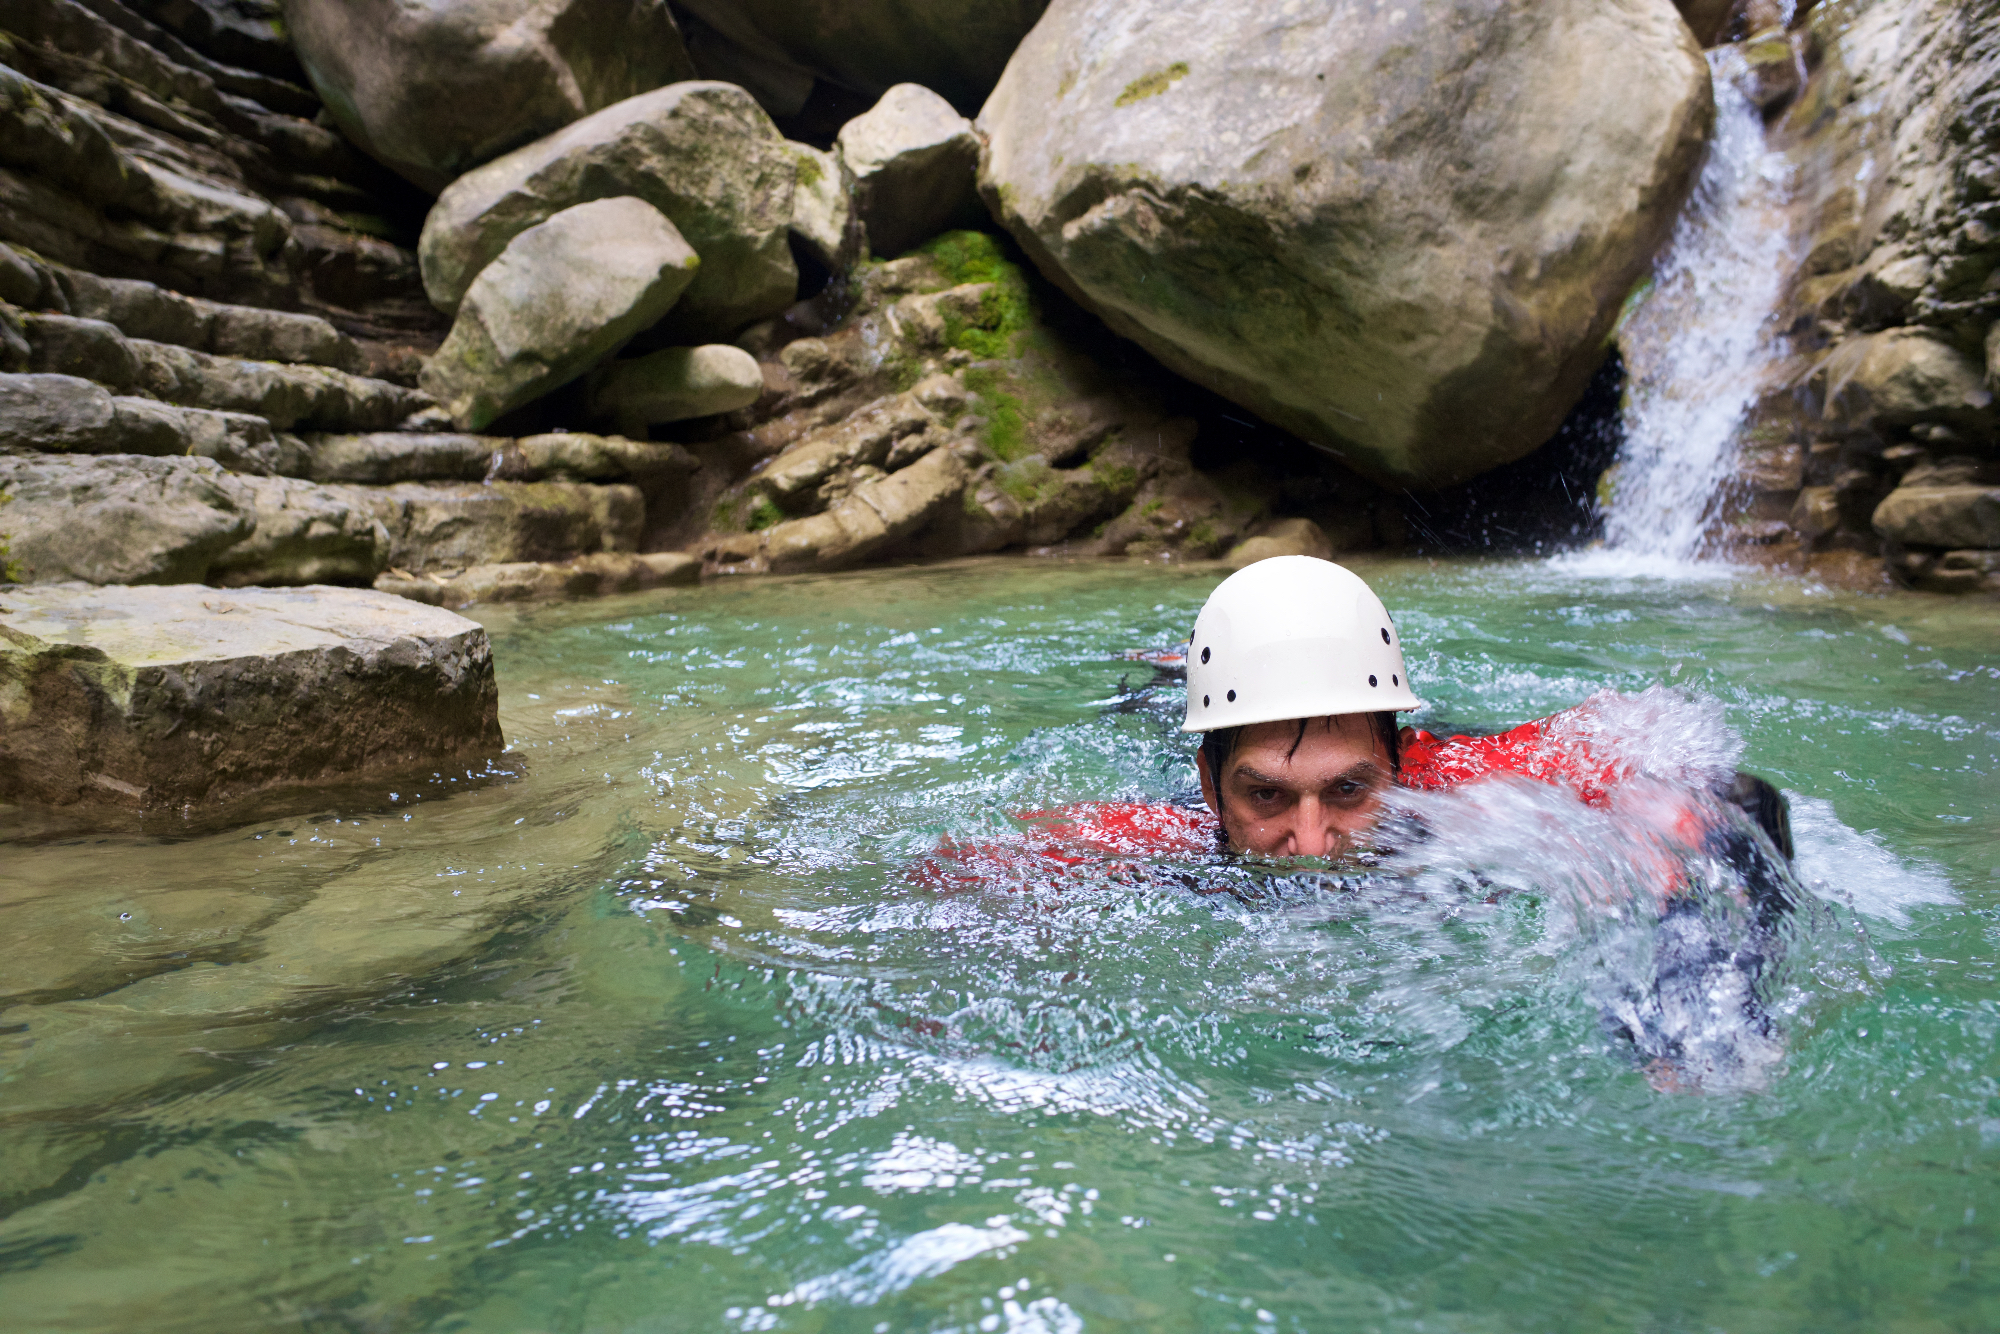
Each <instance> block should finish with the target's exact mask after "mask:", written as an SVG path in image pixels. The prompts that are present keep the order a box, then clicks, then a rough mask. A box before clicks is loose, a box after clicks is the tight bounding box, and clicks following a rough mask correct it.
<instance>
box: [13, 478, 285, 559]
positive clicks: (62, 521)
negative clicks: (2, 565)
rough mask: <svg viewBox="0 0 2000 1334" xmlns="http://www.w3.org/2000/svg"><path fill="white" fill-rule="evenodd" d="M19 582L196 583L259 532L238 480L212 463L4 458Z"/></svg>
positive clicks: (244, 486) (244, 488)
mask: <svg viewBox="0 0 2000 1334" xmlns="http://www.w3.org/2000/svg"><path fill="white" fill-rule="evenodd" d="M0 489H5V490H6V491H8V492H9V493H10V494H11V496H12V500H11V501H10V502H9V504H8V506H7V520H6V522H7V533H8V543H9V545H10V546H11V547H12V548H13V558H14V560H16V561H18V562H19V563H20V566H21V572H22V578H23V581H24V582H27V583H33V584H44V583H60V582H64V581H68V580H81V581H83V582H84V583H91V584H177V583H192V582H199V581H201V580H203V579H206V578H207V577H208V571H209V567H210V566H211V565H213V564H214V563H215V561H216V559H217V558H218V557H219V556H221V554H222V553H223V552H224V551H226V550H228V549H229V548H230V547H232V546H234V545H235V544H236V543H237V542H239V541H241V540H243V539H244V538H245V537H248V536H249V535H250V533H251V531H252V529H253V528H254V527H255V526H256V516H255V510H254V504H253V501H252V498H251V495H250V492H249V490H248V488H247V486H246V484H245V482H244V481H243V479H241V478H237V477H232V476H230V475H229V474H228V473H226V472H224V471H223V470H222V467H221V466H220V465H219V464H217V463H216V462H215V461H214V460H212V459H190V458H157V459H156V458H139V457H135V456H132V455H124V454H117V455H111V456H109V457H105V458H79V457H76V456H73V455H44V456H35V455H27V456H15V457H6V456H0Z"/></svg>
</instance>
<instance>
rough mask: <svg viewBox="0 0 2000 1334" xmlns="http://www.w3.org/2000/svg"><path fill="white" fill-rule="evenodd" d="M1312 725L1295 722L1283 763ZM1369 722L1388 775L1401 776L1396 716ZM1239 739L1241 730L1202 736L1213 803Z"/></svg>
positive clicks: (1376, 716)
mask: <svg viewBox="0 0 2000 1334" xmlns="http://www.w3.org/2000/svg"><path fill="white" fill-rule="evenodd" d="M1312 721H1313V720H1312V719H1311V718H1301V719H1299V720H1298V722H1299V731H1298V735H1297V736H1294V737H1293V738H1292V748H1291V749H1290V750H1288V751H1286V752H1285V758H1286V759H1288V760H1289V759H1290V758H1291V757H1292V756H1294V755H1296V754H1298V753H1299V747H1300V746H1302V745H1304V744H1305V739H1306V726H1307V724H1309V723H1311V722H1312ZM1368 721H1369V723H1370V725H1372V726H1373V727H1374V729H1375V739H1376V740H1378V741H1380V742H1381V743H1382V748H1383V749H1384V750H1386V751H1388V752H1389V772H1390V773H1397V772H1400V771H1401V769H1402V767H1403V747H1402V738H1401V737H1400V736H1399V735H1398V733H1397V729H1396V715H1395V712H1394V711H1393V710H1390V709H1382V710H1379V711H1377V712H1375V713H1371V714H1369V715H1368ZM1242 737H1243V729H1242V728H1240V727H1218V728H1216V729H1215V730H1214V731H1213V732H1203V733H1202V734H1201V753H1202V756H1203V758H1205V759H1206V760H1207V761H1208V776H1209V778H1210V779H1211V780H1213V781H1214V783H1215V799H1216V801H1217V802H1220V801H1221V800H1222V770H1223V767H1224V766H1225V765H1227V764H1228V763H1229V757H1230V756H1232V755H1234V754H1235V753H1236V743H1237V742H1238V741H1240V740H1241V739H1242Z"/></svg>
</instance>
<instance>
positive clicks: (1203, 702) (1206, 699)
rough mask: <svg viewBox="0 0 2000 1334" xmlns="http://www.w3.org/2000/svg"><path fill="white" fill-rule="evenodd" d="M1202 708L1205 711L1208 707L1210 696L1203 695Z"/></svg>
mask: <svg viewBox="0 0 2000 1334" xmlns="http://www.w3.org/2000/svg"><path fill="white" fill-rule="evenodd" d="M1201 707H1203V708H1204V709H1205V708H1207V707H1208V696H1206V695H1203V696H1202V697H1201Z"/></svg>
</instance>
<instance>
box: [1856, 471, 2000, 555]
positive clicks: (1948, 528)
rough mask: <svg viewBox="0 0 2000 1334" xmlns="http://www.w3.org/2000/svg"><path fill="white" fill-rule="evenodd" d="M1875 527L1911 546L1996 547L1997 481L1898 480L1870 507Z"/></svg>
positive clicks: (1999, 535)
mask: <svg viewBox="0 0 2000 1334" xmlns="http://www.w3.org/2000/svg"><path fill="white" fill-rule="evenodd" d="M1874 525H1875V531H1876V532H1878V533H1880V534H1881V535H1882V536H1883V537H1885V538H1887V539H1888V540H1889V541H1891V542H1898V543H1901V544H1903V545H1905V546H1913V547H2000V487H1996V486H1899V487H1897V488H1896V489H1895V490H1894V491H1891V492H1890V493H1889V495H1888V498H1887V499H1885V500H1884V501H1883V502H1882V503H1881V504H1880V505H1877V506H1876V507H1875V517H1874Z"/></svg>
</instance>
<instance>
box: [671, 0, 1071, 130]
mask: <svg viewBox="0 0 2000 1334" xmlns="http://www.w3.org/2000/svg"><path fill="white" fill-rule="evenodd" d="M1047 2H1048V0H926V3H924V4H921V5H913V4H907V3H901V2H900V0H685V3H684V4H683V5H682V6H681V11H682V13H683V14H684V15H687V16H689V19H690V21H689V22H688V47H689V50H690V52H691V53H692V54H693V56H694V61H695V68H696V69H697V70H699V71H700V73H701V76H702V77H703V78H708V79H728V80H729V81H731V82H732V83H741V84H743V85H744V86H745V87H747V88H749V89H750V90H751V91H752V92H754V93H756V94H757V95H758V97H760V98H763V99H767V100H766V101H765V105H766V106H767V107H768V108H769V109H770V111H771V114H772V115H774V116H789V115H796V114H797V113H798V111H799V109H800V108H801V107H802V106H803V105H804V104H805V100H806V97H807V95H808V94H809V93H810V92H811V91H812V86H813V82H814V80H815V78H818V79H823V80H825V81H827V82H829V83H832V84H836V85H838V86H839V87H841V88H847V89H852V90H854V91H855V92H858V93H861V94H863V95H864V96H868V97H879V96H881V94H883V93H884V92H887V91H888V90H889V89H890V88H891V87H893V86H894V85H896V84H899V83H920V84H923V85H924V86H925V87H926V88H935V89H936V90H937V91H938V92H940V93H942V94H944V96H945V97H946V98H947V99H949V100H950V101H951V102H952V103H953V105H955V106H957V107H958V108H959V109H960V110H961V111H964V112H965V113H967V114H968V115H969V114H971V113H972V112H973V111H974V110H976V109H977V108H978V106H979V104H980V103H981V102H983V101H985V100H986V95H987V93H989V92H991V91H992V88H993V84H994V82H995V81H996V80H997V79H999V77H1000V71H1001V69H1002V68H1003V67H1005V65H1006V64H1007V58H1008V57H1009V56H1011V55H1012V54H1013V53H1014V49H1015V47H1017V46H1018V45H1019V44H1020V42H1021V39H1022V38H1023V37H1024V36H1025V35H1026V34H1027V32H1028V30H1029V29H1030V28H1032V27H1033V26H1034V25H1035V20H1036V19H1038V18H1040V17H1041V14H1042V10H1043V8H1044V7H1045V6H1046V5H1047Z"/></svg>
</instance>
